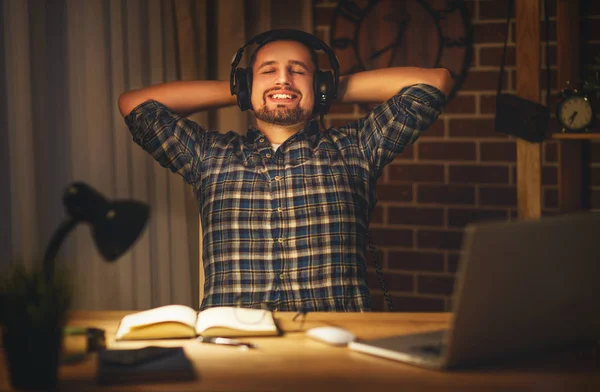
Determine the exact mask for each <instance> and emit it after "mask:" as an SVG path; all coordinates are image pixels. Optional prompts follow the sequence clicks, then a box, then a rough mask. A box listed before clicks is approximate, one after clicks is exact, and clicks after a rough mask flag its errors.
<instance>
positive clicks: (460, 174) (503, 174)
mask: <svg viewBox="0 0 600 392" xmlns="http://www.w3.org/2000/svg"><path fill="white" fill-rule="evenodd" d="M450 183H451V184H452V183H465V184H467V183H491V184H508V166H480V165H477V166H475V165H450Z"/></svg>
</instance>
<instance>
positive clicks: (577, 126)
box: [556, 88, 596, 132]
mask: <svg viewBox="0 0 600 392" xmlns="http://www.w3.org/2000/svg"><path fill="white" fill-rule="evenodd" d="M595 118H596V114H595V113H594V108H593V107H592V103H591V102H590V100H589V98H588V96H587V95H586V94H585V93H583V92H582V91H579V90H577V89H567V88H565V89H563V90H562V91H561V92H560V100H559V101H558V104H557V106H556V120H557V121H558V123H559V124H560V125H561V126H562V131H563V132H588V129H589V127H590V126H591V125H592V123H593V122H594V119H595Z"/></svg>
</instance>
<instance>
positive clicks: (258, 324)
mask: <svg viewBox="0 0 600 392" xmlns="http://www.w3.org/2000/svg"><path fill="white" fill-rule="evenodd" d="M198 335H200V336H223V337H235V336H269V335H279V329H278V327H277V325H276V323H275V320H274V319H273V314H272V313H271V312H269V311H267V310H263V309H249V308H237V307H229V306H219V307H214V308H208V309H205V310H203V311H201V312H197V311H195V310H194V309H192V308H190V307H188V306H184V305H167V306H161V307H158V308H154V309H150V310H144V311H142V312H138V313H133V314H129V315H127V316H125V317H123V319H122V320H121V323H120V324H119V328H118V330H117V334H116V340H143V339H174V338H191V337H195V336H198Z"/></svg>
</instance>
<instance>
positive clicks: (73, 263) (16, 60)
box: [2, 0, 198, 309]
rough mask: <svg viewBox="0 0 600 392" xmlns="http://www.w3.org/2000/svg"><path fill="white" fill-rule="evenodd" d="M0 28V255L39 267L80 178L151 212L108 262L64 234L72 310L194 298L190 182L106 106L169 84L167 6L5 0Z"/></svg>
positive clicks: (174, 71) (86, 233) (172, 50)
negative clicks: (3, 159) (3, 155)
mask: <svg viewBox="0 0 600 392" xmlns="http://www.w3.org/2000/svg"><path fill="white" fill-rule="evenodd" d="M2 26H3V42H4V48H3V49H4V50H3V63H4V67H5V69H4V75H3V77H4V83H5V86H6V90H5V94H2V96H3V104H4V105H3V106H5V111H4V112H3V113H2V114H4V115H5V116H6V117H5V120H4V122H5V124H4V125H6V128H5V129H6V131H7V132H6V135H5V136H4V137H5V139H6V141H7V142H8V143H7V147H5V149H6V150H7V151H5V152H7V153H8V157H9V158H8V159H7V161H8V162H7V163H8V167H9V170H8V173H7V174H9V176H8V177H9V178H3V185H7V186H4V187H3V188H4V189H3V191H2V192H3V197H2V201H3V207H4V208H6V207H7V206H8V208H6V209H7V210H8V211H10V217H4V219H3V221H4V222H3V226H5V225H6V226H7V229H6V230H4V229H3V231H6V234H8V236H7V237H8V238H10V242H8V241H6V243H5V244H4V246H5V249H3V254H4V255H3V256H2V262H3V263H8V262H11V261H14V260H22V261H24V262H26V263H34V262H36V263H39V262H40V260H41V259H42V257H43V252H44V249H45V246H46V244H47V242H48V240H49V238H50V236H51V234H52V232H53V230H54V229H55V228H56V226H57V225H58V224H59V223H60V222H61V220H62V219H64V217H65V212H64V209H63V206H62V202H61V196H62V193H63V190H64V188H65V187H66V186H67V185H68V184H69V183H71V182H72V181H84V182H86V183H88V184H90V185H91V186H93V187H94V188H96V189H97V190H99V191H100V192H101V193H102V194H104V195H105V196H106V197H108V198H111V199H112V198H118V199H135V200H138V201H142V202H145V203H148V204H149V205H150V208H151V218H150V220H149V222H148V225H147V227H146V229H145V231H144V232H143V234H142V236H141V237H140V238H139V240H138V242H137V243H136V244H135V245H134V246H133V247H132V248H131V250H130V251H128V252H127V253H126V254H125V255H124V256H123V257H121V258H120V259H119V260H118V261H117V262H115V263H106V262H104V261H103V260H102V258H101V256H100V255H99V253H98V252H97V250H96V249H95V246H94V243H93V240H92V238H91V233H90V230H89V228H88V227H86V226H84V225H80V226H79V227H77V228H76V230H74V232H72V233H71V234H70V235H69V236H68V237H67V239H66V241H65V242H64V244H63V247H62V248H61V252H60V253H59V257H58V259H57V262H58V263H63V264H65V265H67V266H68V267H69V269H70V270H71V271H72V273H73V274H74V277H75V281H76V284H75V297H74V307H75V308H85V309H143V308H149V307H153V306H159V305H163V304H167V303H183V304H189V305H193V304H194V303H195V302H197V298H198V297H197V288H198V282H197V277H198V259H197V247H198V243H197V238H198V237H197V234H196V237H195V238H193V237H192V238H191V239H190V236H189V235H188V232H189V231H190V228H189V227H188V226H189V224H190V221H191V222H192V224H195V225H197V210H196V209H195V206H194V205H193V204H192V203H190V202H189V201H190V199H191V198H190V196H189V193H190V189H187V188H186V185H185V184H184V182H183V181H182V180H181V178H180V177H178V176H175V175H172V174H171V173H169V172H168V171H167V170H166V169H163V168H161V167H160V165H158V163H156V162H155V161H154V160H153V159H152V158H151V157H150V156H149V155H148V154H147V153H145V152H144V151H143V150H142V149H141V148H139V147H138V146H137V145H134V144H133V142H132V141H131V137H130V135H129V132H128V130H127V128H126V126H125V123H124V121H123V118H122V117H121V115H120V114H119V111H118V107H117V99H118V96H119V94H120V93H121V92H123V91H126V90H128V89H134V88H140V87H143V86H146V85H150V84H154V83H159V82H163V81H171V80H177V79H178V77H179V75H178V73H179V72H180V69H178V68H180V67H178V58H177V53H176V52H177V40H176V23H175V7H174V4H173V2H172V1H170V0H163V1H161V0H149V1H140V0H110V1H106V0H86V1H80V0H55V1H52V0H29V1H25V0H4V1H2ZM196 76H198V75H194V77H196ZM190 216H191V217H194V218H195V223H194V219H191V220H190V219H189V217H190ZM195 231H196V233H197V228H196V229H195ZM3 237H4V236H3ZM7 248H8V249H7ZM194 249H196V251H194ZM5 252H6V253H5ZM194 256H195V257H196V258H195V259H194V258H193V257H194ZM194 289H195V290H196V292H194V291H195V290H194Z"/></svg>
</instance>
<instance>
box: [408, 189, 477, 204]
mask: <svg viewBox="0 0 600 392" xmlns="http://www.w3.org/2000/svg"><path fill="white" fill-rule="evenodd" d="M417 191H418V193H417V201H418V202H419V203H438V204H474V203H475V187H473V186H460V185H418V188H417Z"/></svg>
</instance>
